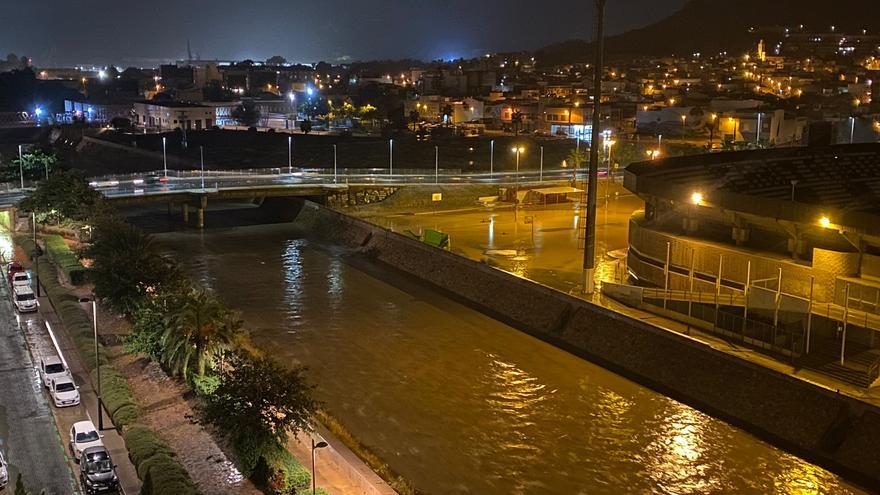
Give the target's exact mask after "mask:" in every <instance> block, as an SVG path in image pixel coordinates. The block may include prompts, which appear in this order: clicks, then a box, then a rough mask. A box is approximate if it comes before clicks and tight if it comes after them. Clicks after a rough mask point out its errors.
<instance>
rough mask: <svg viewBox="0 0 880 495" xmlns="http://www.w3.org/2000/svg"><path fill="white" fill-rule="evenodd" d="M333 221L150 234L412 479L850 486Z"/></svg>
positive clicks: (526, 489)
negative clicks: (335, 228)
mask: <svg viewBox="0 0 880 495" xmlns="http://www.w3.org/2000/svg"><path fill="white" fill-rule="evenodd" d="M331 220H332V216H328V217H326V218H323V219H321V220H319V221H316V222H313V223H311V224H307V223H302V222H299V221H298V222H297V223H298V224H300V225H296V224H290V223H281V224H273V225H260V226H244V227H231V228H230V227H226V228H224V227H215V228H209V229H207V230H205V231H202V232H198V231H194V230H186V231H178V232H173V233H164V234H159V235H158V240H159V242H160V244H161V245H162V246H163V248H164V249H165V250H166V251H167V252H169V253H172V254H173V256H174V257H175V258H176V259H178V260H180V261H181V262H183V263H184V264H185V265H186V266H188V267H189V268H190V269H191V271H192V273H193V276H194V277H196V278H197V279H198V280H199V281H201V282H202V283H203V284H204V285H205V286H207V287H210V288H212V289H214V290H215V291H217V293H218V294H219V295H220V296H221V297H223V299H224V300H226V301H227V302H228V303H229V304H230V305H231V306H233V307H235V308H236V309H238V310H240V311H241V313H242V317H243V319H244V320H245V322H246V326H247V327H248V328H249V329H250V331H251V333H252V336H253V338H254V340H255V341H256V343H257V344H258V345H259V346H260V347H262V348H263V349H265V350H266V351H267V352H268V353H269V354H270V355H272V356H274V357H275V358H276V359H278V360H279V361H281V362H283V363H291V364H303V365H306V366H308V367H309V368H310V372H309V376H310V377H311V379H312V380H313V382H314V383H315V384H316V385H317V389H316V392H317V395H318V398H319V399H320V400H322V401H323V402H324V405H325V408H326V409H327V410H328V411H330V412H331V413H332V414H333V415H334V416H336V417H338V418H339V419H340V420H341V421H342V423H343V424H345V425H346V427H347V428H348V429H349V430H350V431H351V432H352V433H353V434H354V435H355V436H356V437H357V438H358V439H359V440H360V441H361V442H362V443H364V444H365V445H367V446H368V447H369V448H370V449H372V450H373V451H374V452H375V453H377V454H378V455H379V456H380V457H381V458H382V459H383V460H384V461H386V462H387V463H388V464H389V465H390V466H391V467H392V468H393V469H394V470H395V471H397V472H398V473H400V474H402V475H403V476H405V477H406V478H407V479H409V480H411V481H412V482H413V484H414V485H415V487H416V488H417V489H418V490H420V491H422V492H424V493H428V494H468V493H474V494H476V493H479V494H517V493H521V494H530V493H536V494H537V493H541V494H543V493H554V494H555V493H559V494H577V493H584V494H586V493H590V494H593V493H615V494H616V493H829V494H830V493H834V494H837V493H862V490H861V489H860V488H858V487H856V486H854V485H852V484H849V483H847V482H846V481H844V480H843V479H842V478H840V477H838V476H837V475H835V474H833V473H831V472H829V471H827V470H825V469H822V468H820V467H818V466H816V465H814V464H811V463H810V462H807V461H805V460H803V459H801V458H799V457H796V456H794V455H791V454H789V453H787V452H784V451H782V450H779V449H777V448H775V447H773V446H771V445H769V444H768V443H766V442H763V441H761V440H759V439H758V438H756V437H754V436H752V435H750V434H749V433H746V432H744V431H742V430H740V429H738V428H735V427H733V426H731V425H730V424H728V423H726V422H724V421H721V420H718V419H715V418H713V417H711V416H709V415H707V414H704V413H702V412H700V411H698V410H696V409H694V408H692V407H689V406H687V405H684V404H682V403H680V402H678V401H676V400H673V399H671V398H669V397H666V396H664V395H662V394H659V393H657V392H654V391H653V390H651V389H648V388H646V387H643V386H641V385H638V384H636V383H634V382H633V381H630V380H628V379H626V378H623V377H621V376H619V375H618V374H615V373H612V372H610V371H608V370H606V369H605V368H602V367H599V366H597V365H595V364H592V363H591V362H589V361H586V360H584V359H582V358H581V357H578V356H575V355H574V354H571V353H569V352H566V351H564V350H561V349H560V348H558V347H556V346H553V345H550V344H548V343H546V342H544V341H542V340H539V339H537V338H535V337H533V336H531V335H529V334H527V333H524V332H521V331H518V330H517V329H515V328H513V327H511V326H509V325H507V324H505V323H503V322H501V321H499V320H496V319H493V318H491V317H489V316H487V315H486V314H484V313H483V312H479V311H477V310H476V309H473V308H472V307H470V306H468V305H464V304H462V303H461V302H459V301H457V300H454V299H453V298H451V297H449V294H446V293H444V292H442V291H438V290H436V289H435V288H433V287H430V286H428V285H426V284H424V283H423V282H421V281H419V280H416V279H414V278H413V277H411V276H409V275H407V274H405V273H401V272H399V271H398V270H396V269H393V268H391V267H389V266H388V265H387V264H386V263H385V262H383V261H377V260H376V259H375V256H372V255H370V254H369V253H366V254H365V253H361V252H359V251H358V250H357V249H352V246H358V245H359V244H360V243H361V242H362V239H361V238H362V235H363V232H357V233H355V232H354V231H355V230H356V229H343V230H340V231H339V232H341V233H340V235H339V236H338V238H337V239H335V240H336V241H338V243H337V242H328V241H327V240H326V239H327V237H324V238H323V240H316V239H317V238H315V237H314V236H312V235H308V234H313V233H314V232H306V231H304V230H303V226H306V227H308V226H309V225H311V227H314V230H327V229H328V228H329V227H328V225H329V224H330V223H332V221H331ZM217 223H218V222H214V225H216V224H217ZM324 233H325V234H326V232H324ZM368 244H369V242H368ZM346 246H347V247H346ZM488 296H490V297H494V298H505V297H510V296H516V294H509V293H507V292H506V291H505V290H504V287H500V288H499V290H498V292H497V293H495V294H490V295H488ZM693 372H694V373H700V369H694V370H693ZM799 412H800V413H801V414H802V413H803V412H802V411H799Z"/></svg>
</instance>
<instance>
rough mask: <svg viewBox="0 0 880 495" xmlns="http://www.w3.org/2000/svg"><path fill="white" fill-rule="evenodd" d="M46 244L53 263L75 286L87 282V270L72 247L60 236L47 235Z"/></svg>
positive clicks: (45, 237)
mask: <svg viewBox="0 0 880 495" xmlns="http://www.w3.org/2000/svg"><path fill="white" fill-rule="evenodd" d="M43 239H44V242H45V243H46V251H47V252H48V254H49V257H50V258H51V259H52V261H53V262H54V263H55V264H56V265H57V266H58V268H59V269H60V270H61V271H62V273H64V276H65V277H67V280H69V281H70V283H71V284H73V285H81V284H82V283H84V282H85V280H86V269H85V267H83V266H82V264H81V263H80V262H79V259H78V258H77V257H76V255H75V254H74V253H73V251H71V250H70V246H68V245H67V242H66V241H65V240H64V238H63V237H61V236H60V235H47V236H44V237H43Z"/></svg>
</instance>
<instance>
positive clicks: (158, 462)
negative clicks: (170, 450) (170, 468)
mask: <svg viewBox="0 0 880 495" xmlns="http://www.w3.org/2000/svg"><path fill="white" fill-rule="evenodd" d="M175 463H176V461H175V460H174V458H172V457H171V456H170V455H168V454H165V453H159V454H156V455H154V456H152V457H150V458H149V459H147V460H145V461H144V462H142V463H141V464H140V466H138V467H137V475H138V478H140V479H142V480H145V479H147V474H149V472H150V470H151V469H153V467H158V468H164V467H165V466H167V465H170V464H175Z"/></svg>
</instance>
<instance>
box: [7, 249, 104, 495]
mask: <svg viewBox="0 0 880 495" xmlns="http://www.w3.org/2000/svg"><path fill="white" fill-rule="evenodd" d="M6 277H7V280H8V282H9V286H10V289H11V292H12V294H13V296H12V299H13V304H14V305H15V308H16V309H17V310H18V311H19V312H21V313H26V312H33V311H36V310H37V308H38V302H37V298H36V296H35V295H34V291H33V289H32V288H31V282H30V276H29V274H28V272H27V271H26V270H25V269H24V268H23V267H22V266H21V264H19V263H16V262H12V263H10V264H9V265H7V267H6ZM38 367H39V370H38V372H39V375H40V381H41V382H42V384H43V386H44V387H45V388H46V390H47V391H48V392H49V397H50V398H51V399H52V403H53V404H54V405H55V407H57V408H62V407H73V406H78V405H79V404H80V400H81V398H80V394H79V386H77V384H76V382H75V381H74V378H73V374H72V373H71V372H70V369H69V368H68V367H67V363H66V362H65V361H64V359H62V358H61V356H57V355H54V354H52V355H44V356H41V357H40V358H39V362H38ZM102 437H103V436H102V435H101V434H100V432H99V431H98V429H97V428H95V425H94V424H93V423H92V422H91V421H88V420H86V421H77V422H75V423H74V424H73V425H72V426H71V427H70V433H69V440H68V449H69V450H70V454H71V455H72V456H73V458H74V460H75V461H76V462H77V463H79V467H80V469H79V471H80V484H81V486H82V488H83V490H84V492H85V493H87V494H89V495H92V494H97V493H113V492H118V491H119V478H118V477H117V475H116V466H115V465H114V464H113V460H112V458H111V457H110V452H109V451H108V450H107V448H106V447H104V443H103V441H102V440H101V439H102ZM8 482H9V475H8V469H7V466H6V461H5V460H4V459H3V456H2V453H0V490H2V489H3V488H4V486H6V484H8Z"/></svg>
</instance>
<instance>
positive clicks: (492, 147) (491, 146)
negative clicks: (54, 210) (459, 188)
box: [22, 139, 495, 187]
mask: <svg viewBox="0 0 880 495" xmlns="http://www.w3.org/2000/svg"><path fill="white" fill-rule="evenodd" d="M489 176H490V177H494V176H495V140H494V139H493V140H491V141H489ZM22 187H24V186H22Z"/></svg>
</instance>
